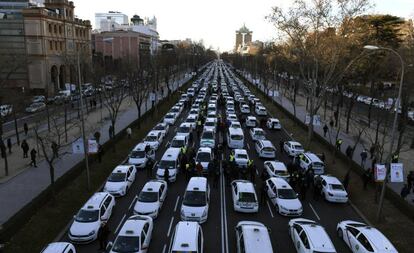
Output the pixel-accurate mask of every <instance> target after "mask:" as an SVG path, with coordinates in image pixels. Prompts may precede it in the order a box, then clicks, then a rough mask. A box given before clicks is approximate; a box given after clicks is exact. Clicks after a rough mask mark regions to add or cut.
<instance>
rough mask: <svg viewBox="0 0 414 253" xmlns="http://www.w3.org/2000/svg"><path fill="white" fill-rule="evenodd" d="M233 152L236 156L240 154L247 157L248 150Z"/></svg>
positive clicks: (235, 150)
mask: <svg viewBox="0 0 414 253" xmlns="http://www.w3.org/2000/svg"><path fill="white" fill-rule="evenodd" d="M233 151H234V154H235V155H239V154H240V155H243V154H245V155H247V150H245V149H240V148H236V149H234V150H233Z"/></svg>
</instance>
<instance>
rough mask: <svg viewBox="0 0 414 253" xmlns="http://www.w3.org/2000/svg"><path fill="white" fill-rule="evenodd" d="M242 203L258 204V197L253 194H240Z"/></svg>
mask: <svg viewBox="0 0 414 253" xmlns="http://www.w3.org/2000/svg"><path fill="white" fill-rule="evenodd" d="M239 201H240V202H256V197H255V196H254V194H253V193H252V192H240V193H239Z"/></svg>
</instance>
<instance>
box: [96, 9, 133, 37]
mask: <svg viewBox="0 0 414 253" xmlns="http://www.w3.org/2000/svg"><path fill="white" fill-rule="evenodd" d="M128 24H129V21H128V16H127V15H125V14H123V13H121V12H117V11H109V12H108V13H95V27H94V29H95V30H96V31H97V32H109V31H114V30H117V29H118V28H119V27H120V26H121V25H128Z"/></svg>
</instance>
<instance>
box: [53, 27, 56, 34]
mask: <svg viewBox="0 0 414 253" xmlns="http://www.w3.org/2000/svg"><path fill="white" fill-rule="evenodd" d="M53 30H54V32H55V34H57V25H54V29H53Z"/></svg>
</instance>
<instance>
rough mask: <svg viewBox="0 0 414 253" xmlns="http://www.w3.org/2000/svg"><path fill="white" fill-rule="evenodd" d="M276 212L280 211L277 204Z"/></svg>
mask: <svg viewBox="0 0 414 253" xmlns="http://www.w3.org/2000/svg"><path fill="white" fill-rule="evenodd" d="M275 209H276V212H277V213H279V206H278V205H275Z"/></svg>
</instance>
